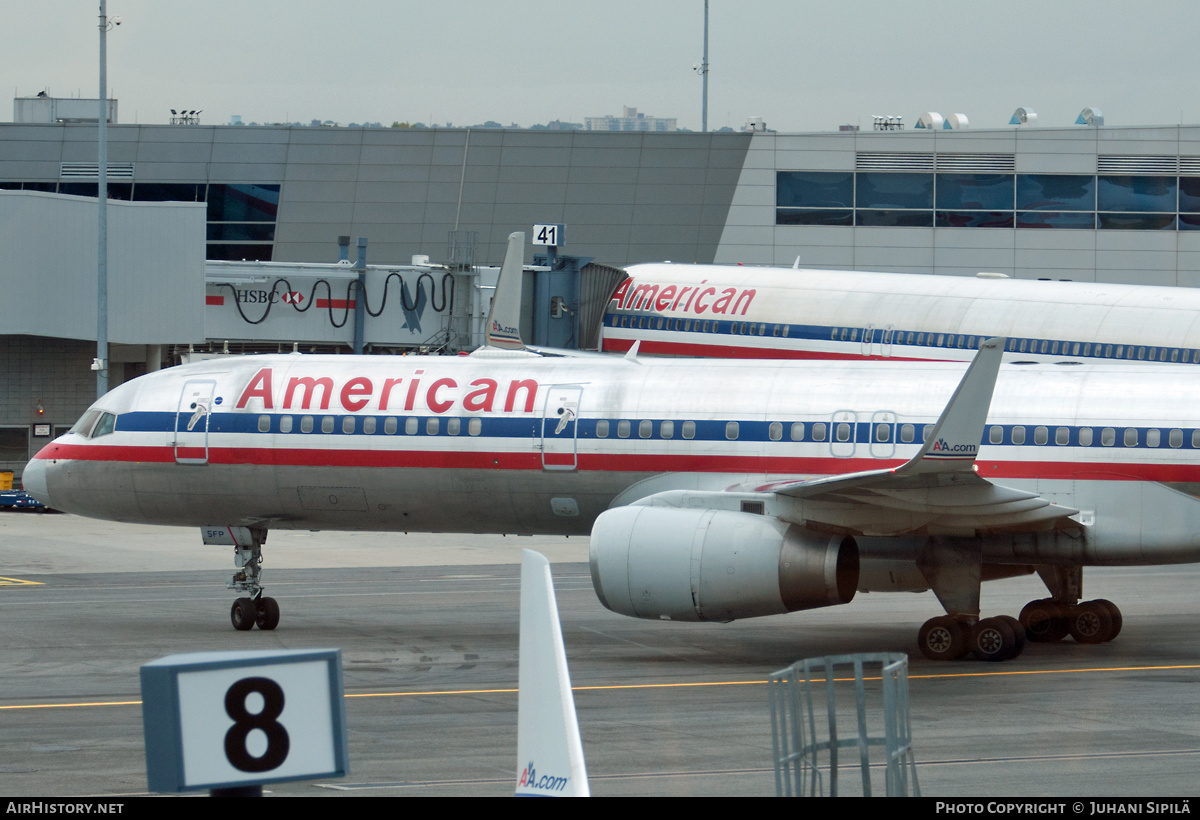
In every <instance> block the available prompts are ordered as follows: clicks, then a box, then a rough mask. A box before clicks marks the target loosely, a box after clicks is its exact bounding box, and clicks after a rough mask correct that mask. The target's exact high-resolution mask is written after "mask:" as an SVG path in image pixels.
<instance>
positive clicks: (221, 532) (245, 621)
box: [201, 526, 279, 632]
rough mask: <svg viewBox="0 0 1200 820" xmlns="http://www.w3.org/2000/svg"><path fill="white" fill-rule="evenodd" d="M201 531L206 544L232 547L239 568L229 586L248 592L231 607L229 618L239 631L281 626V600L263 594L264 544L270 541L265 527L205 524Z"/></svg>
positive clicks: (231, 578)
mask: <svg viewBox="0 0 1200 820" xmlns="http://www.w3.org/2000/svg"><path fill="white" fill-rule="evenodd" d="M201 534H202V536H203V538H204V543H205V544H220V545H224V546H232V547H233V563H234V566H236V567H237V568H238V570H237V572H235V573H233V575H231V576H230V578H229V581H228V583H226V584H225V586H226V588H227V589H233V590H237V591H238V592H244V593H246V594H245V595H244V596H242V597H240V598H238V599H237V600H235V601H234V602H233V606H232V607H230V609H229V621H230V623H232V624H233V628H234V629H236V630H238V631H239V632H246V631H248V630H251V629H253V628H254V627H255V625H257V626H258V628H259V629H265V630H271V629H274V628H275V627H277V626H279V602H278V601H276V600H275V599H274V598H269V597H267V596H265V595H263V586H262V583H261V582H260V579H261V577H262V560H263V555H262V547H263V544H265V543H266V541H267V530H266V528H264V527H227V526H217V527H203V528H201Z"/></svg>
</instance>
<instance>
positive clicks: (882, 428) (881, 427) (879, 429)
mask: <svg viewBox="0 0 1200 820" xmlns="http://www.w3.org/2000/svg"><path fill="white" fill-rule="evenodd" d="M891 438H892V425H890V424H877V425H875V440H876V441H890V440H891Z"/></svg>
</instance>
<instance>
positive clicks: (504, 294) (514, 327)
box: [484, 231, 525, 350]
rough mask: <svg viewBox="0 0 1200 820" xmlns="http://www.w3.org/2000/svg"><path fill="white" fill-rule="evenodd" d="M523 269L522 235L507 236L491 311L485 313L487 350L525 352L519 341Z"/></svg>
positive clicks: (523, 344) (523, 246) (523, 236)
mask: <svg viewBox="0 0 1200 820" xmlns="http://www.w3.org/2000/svg"><path fill="white" fill-rule="evenodd" d="M524 266H525V233H524V231H515V232H513V233H510V234H509V235H508V251H507V252H506V253H505V254H504V264H503V265H502V266H501V268H500V278H499V279H498V280H497V281H496V290H495V292H494V293H493V294H492V309H491V311H490V312H489V313H488V320H487V337H486V338H485V340H484V343H485V345H486V346H487V347H498V348H501V349H503V350H524V349H525V343H524V342H522V341H521V278H522V276H523V275H524Z"/></svg>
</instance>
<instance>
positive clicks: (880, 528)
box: [635, 339, 1079, 536]
mask: <svg viewBox="0 0 1200 820" xmlns="http://www.w3.org/2000/svg"><path fill="white" fill-rule="evenodd" d="M1004 342H1005V340H1004V339H989V340H988V341H987V342H985V343H984V344H983V346H982V347H981V348H980V351H979V353H978V354H976V356H975V360H974V361H973V362H972V363H971V365H970V367H968V368H967V372H966V373H965V374H964V375H963V378H962V381H961V382H959V385H958V387H957V388H956V389H955V391H954V395H953V396H952V397H951V398H950V401H949V403H948V404H947V405H946V408H945V410H943V411H942V414H941V417H940V418H938V420H937V423H936V424H935V425H934V426H933V429H932V431H931V432H930V434H929V436H927V437H926V440H925V443H924V444H923V445H922V446H921V449H920V450H919V451H918V452H917V454H916V455H915V456H913V457H912V459H910V460H909V461H908V462H906V463H905V464H902V465H900V466H899V467H896V468H894V469H888V470H868V471H865V472H858V473H847V474H844V475H838V476H828V477H823V478H814V479H807V480H795V481H777V482H773V483H771V484H765V485H755V486H735V487H730V488H728V490H727V491H726V492H727V493H731V494H732V495H730V496H727V497H728V498H729V500H730V501H733V500H735V499H736V500H737V501H738V503H743V502H746V501H747V500H748V499H747V498H746V496H747V495H752V496H754V497H757V498H758V499H762V500H761V501H760V502H759V503H762V504H764V505H765V506H768V507H770V510H769V512H770V514H772V515H774V516H776V517H778V518H780V519H781V520H783V521H787V522H789V523H794V524H800V525H803V526H807V527H810V528H812V529H817V530H827V531H830V532H842V533H847V534H850V535H907V534H914V533H927V534H934V535H963V536H974V535H976V534H980V533H982V532H995V531H1010V532H1012V531H1019V532H1031V531H1037V530H1048V529H1054V528H1056V527H1063V526H1073V522H1071V521H1070V520H1069V519H1070V516H1072V515H1076V514H1077V513H1078V512H1079V511H1078V510H1075V509H1071V508H1070V507H1063V506H1060V505H1058V504H1055V503H1054V502H1052V501H1050V500H1048V499H1046V498H1043V497H1042V496H1040V495H1038V494H1037V493H1030V492H1025V491H1023V490H1017V489H1013V488H1011V487H1004V486H1002V485H999V484H994V483H992V482H990V481H988V480H986V479H984V478H981V477H980V476H979V474H978V473H977V472H976V471H975V458H976V456H977V455H978V454H979V442H980V440H981V439H982V437H983V429H984V427H985V425H986V424H987V414H988V408H989V407H990V406H991V402H992V393H993V391H994V389H995V386H996V376H997V374H998V373H999V370H1000V361H1001V359H1002V357H1003V355H1004ZM697 495H705V496H707V498H706V501H707V504H705V505H706V506H707V505H708V504H712V505H714V506H718V507H726V506H728V504H727V503H721V502H720V501H719V500H718V499H717V498H716V497H719V496H721V495H722V494H721V493H696V492H689V491H673V492H671V491H669V492H664V493H657V494H655V495H651V496H648V497H645V498H643V499H641V500H640V501H638V502H635V503H640V504H667V505H670V506H676V505H683V506H692V505H695V503H696V502H695V500H694V497H695V496H697ZM684 496H686V497H687V498H684ZM751 503H754V502H751ZM743 509H745V506H744V503H743ZM764 511H766V510H764Z"/></svg>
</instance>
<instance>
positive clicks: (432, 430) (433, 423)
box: [425, 416, 442, 436]
mask: <svg viewBox="0 0 1200 820" xmlns="http://www.w3.org/2000/svg"><path fill="white" fill-rule="evenodd" d="M441 426H442V425H441V419H439V418H438V417H437V416H430V417H429V418H427V419H425V434H426V435H430V436H436V435H437V434H438V430H439V429H440V428H441Z"/></svg>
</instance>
